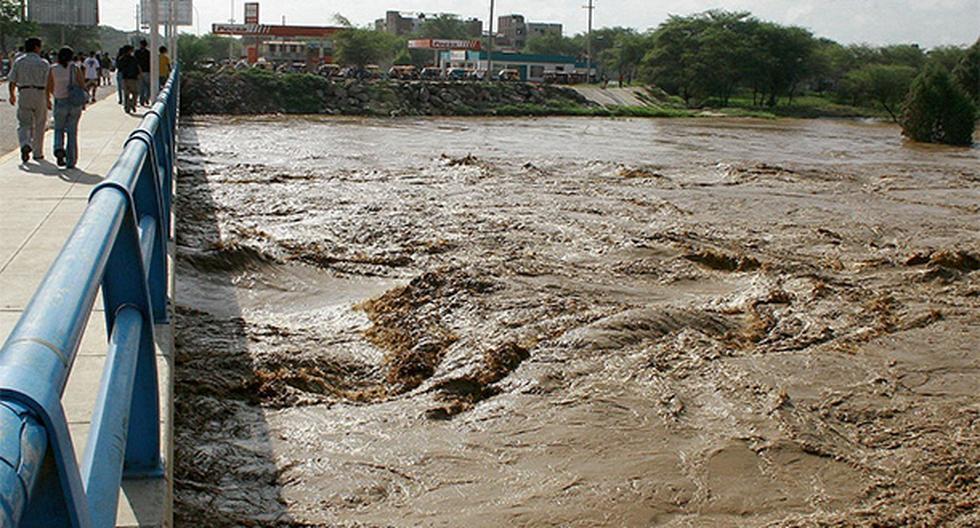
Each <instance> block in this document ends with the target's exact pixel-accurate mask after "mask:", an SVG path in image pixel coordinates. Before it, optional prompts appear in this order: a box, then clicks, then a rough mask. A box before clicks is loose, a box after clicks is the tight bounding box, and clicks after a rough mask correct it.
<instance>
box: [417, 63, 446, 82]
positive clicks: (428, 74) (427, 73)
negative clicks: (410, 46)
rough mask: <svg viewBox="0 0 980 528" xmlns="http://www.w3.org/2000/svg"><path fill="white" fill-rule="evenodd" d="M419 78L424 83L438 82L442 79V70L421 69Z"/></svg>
mask: <svg viewBox="0 0 980 528" xmlns="http://www.w3.org/2000/svg"><path fill="white" fill-rule="evenodd" d="M419 77H421V78H422V80H425V81H438V80H439V79H442V70H440V69H439V68H433V67H431V66H430V67H428V68H422V73H421V74H419Z"/></svg>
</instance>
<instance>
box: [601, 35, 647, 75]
mask: <svg viewBox="0 0 980 528" xmlns="http://www.w3.org/2000/svg"><path fill="white" fill-rule="evenodd" d="M646 49H647V43H646V40H645V39H644V37H643V36H642V35H639V34H638V33H636V32H635V31H629V32H627V33H621V34H619V35H617V37H616V42H615V44H614V45H613V47H611V48H608V49H606V50H603V52H602V54H601V55H600V57H599V62H600V64H601V65H602V68H603V69H604V70H610V71H613V72H616V73H617V74H618V76H619V78H621V79H623V80H624V81H626V82H627V83H631V82H633V77H634V76H635V75H636V70H637V68H638V67H639V64H640V61H642V60H643V55H644V53H646Z"/></svg>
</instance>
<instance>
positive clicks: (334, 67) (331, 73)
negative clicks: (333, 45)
mask: <svg viewBox="0 0 980 528" xmlns="http://www.w3.org/2000/svg"><path fill="white" fill-rule="evenodd" d="M316 73H317V75H320V76H323V77H326V78H328V79H330V78H336V77H341V75H340V65H339V64H321V65H320V66H319V67H318V68H317V69H316Z"/></svg>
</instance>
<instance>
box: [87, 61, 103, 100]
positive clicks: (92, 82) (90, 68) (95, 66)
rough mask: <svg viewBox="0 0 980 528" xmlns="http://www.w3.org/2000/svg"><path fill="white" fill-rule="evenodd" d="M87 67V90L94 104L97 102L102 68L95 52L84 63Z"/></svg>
mask: <svg viewBox="0 0 980 528" xmlns="http://www.w3.org/2000/svg"><path fill="white" fill-rule="evenodd" d="M82 64H83V65H84V66H85V90H86V91H87V92H89V94H90V98H91V100H92V102H93V103H94V102H95V95H96V92H97V91H98V89H99V68H100V67H101V66H102V65H101V64H100V63H99V58H98V57H96V55H95V52H94V51H93V52H92V53H90V54H89V56H88V57H87V58H86V59H85V62H83V63H82Z"/></svg>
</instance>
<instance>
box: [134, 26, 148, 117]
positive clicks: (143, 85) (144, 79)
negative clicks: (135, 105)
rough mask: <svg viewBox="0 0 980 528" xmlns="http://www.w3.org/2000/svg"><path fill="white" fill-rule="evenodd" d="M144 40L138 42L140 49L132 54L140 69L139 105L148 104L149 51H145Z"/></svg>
mask: <svg viewBox="0 0 980 528" xmlns="http://www.w3.org/2000/svg"><path fill="white" fill-rule="evenodd" d="M146 46H147V43H146V39H143V40H141V41H140V49H138V50H136V53H135V54H134V55H135V57H136V61H137V63H138V64H139V67H140V104H141V105H143V106H149V104H150V50H149V49H147V47H146Z"/></svg>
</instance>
